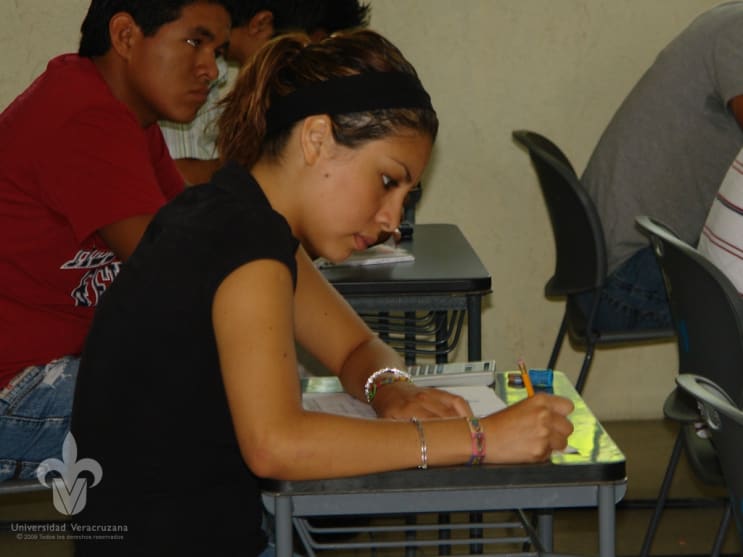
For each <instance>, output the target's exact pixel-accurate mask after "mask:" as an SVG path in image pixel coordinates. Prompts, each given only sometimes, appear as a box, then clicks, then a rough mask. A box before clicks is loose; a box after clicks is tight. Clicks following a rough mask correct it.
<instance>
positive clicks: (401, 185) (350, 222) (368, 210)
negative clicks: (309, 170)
mask: <svg viewBox="0 0 743 557" xmlns="http://www.w3.org/2000/svg"><path fill="white" fill-rule="evenodd" d="M431 148H432V141H431V138H430V137H428V136H427V135H422V134H420V133H418V132H413V131H410V132H403V133H401V134H399V135H394V136H389V137H387V138H384V139H379V140H374V141H370V142H368V143H365V144H364V145H362V146H361V147H359V148H355V149H350V148H348V147H342V146H340V145H338V144H337V143H332V145H331V146H330V147H326V149H327V150H326V151H325V153H324V156H323V157H322V158H321V160H320V161H319V165H318V167H317V168H316V172H315V176H314V180H313V184H312V187H311V191H309V189H308V190H306V191H307V193H309V195H308V198H307V199H306V200H303V206H304V209H305V210H303V219H302V220H303V226H302V229H303V231H302V233H301V236H302V238H301V239H302V241H303V242H304V243H305V244H306V245H307V248H308V251H310V252H311V253H314V254H315V255H321V256H323V257H325V258H327V259H329V260H331V261H335V262H338V261H342V260H343V259H345V258H347V257H348V256H349V255H351V253H352V252H353V251H359V250H363V249H366V248H367V247H369V246H370V245H371V244H373V243H375V242H376V241H377V238H378V237H379V235H380V234H381V233H382V232H391V231H392V230H394V229H395V228H396V227H397V226H398V225H399V224H400V217H401V215H402V210H403V202H404V201H405V197H406V196H407V194H408V192H409V191H410V190H411V189H412V188H413V187H415V185H416V184H418V182H419V181H420V178H421V174H422V173H423V170H424V168H425V167H426V164H427V163H428V159H429V157H430V155H431Z"/></svg>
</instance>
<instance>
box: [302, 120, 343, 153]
mask: <svg viewBox="0 0 743 557" xmlns="http://www.w3.org/2000/svg"><path fill="white" fill-rule="evenodd" d="M300 143H301V146H302V154H303V155H304V161H305V163H306V164H308V165H313V164H315V163H316V162H317V161H318V160H319V159H320V158H321V157H322V155H323V152H324V151H325V152H327V149H328V148H331V147H333V146H334V145H335V140H334V139H333V129H332V124H331V123H330V117H329V116H328V115H327V114H318V115H317V116H308V117H307V118H305V119H304V120H303V121H302V127H301V130H300Z"/></svg>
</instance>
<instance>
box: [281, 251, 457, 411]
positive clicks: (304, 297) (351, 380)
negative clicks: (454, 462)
mask: <svg viewBox="0 0 743 557" xmlns="http://www.w3.org/2000/svg"><path fill="white" fill-rule="evenodd" d="M297 274H298V279H297V290H296V295H295V303H294V307H295V317H294V322H295V327H296V331H295V332H296V336H297V340H298V341H299V342H300V344H302V346H304V347H305V348H306V349H307V350H309V351H310V353H311V354H312V355H313V356H314V357H315V358H317V359H318V360H319V361H320V362H321V363H322V364H323V365H324V366H325V367H327V368H328V369H329V370H330V371H331V372H332V373H334V374H336V375H338V376H339V377H340V380H341V383H342V384H343V387H344V388H345V390H346V391H347V392H348V393H350V394H351V395H353V396H354V397H356V398H358V399H359V400H362V401H366V398H365V395H364V385H365V383H366V380H367V378H368V377H369V376H370V375H371V374H372V373H374V372H375V371H377V370H379V369H382V368H385V367H396V368H399V369H405V363H404V362H403V360H402V358H401V357H400V355H399V354H398V353H397V352H395V350H393V349H392V348H391V347H390V346H388V345H387V344H385V343H384V342H383V341H382V340H380V339H379V337H378V336H377V335H376V333H374V332H373V331H372V330H371V329H369V327H368V326H367V325H366V323H364V321H363V320H362V319H361V318H360V317H359V316H358V314H357V313H356V312H355V311H354V310H353V308H352V307H351V306H350V305H349V304H348V302H346V300H344V299H343V297H342V296H341V295H340V294H339V293H338V291H337V290H336V289H335V288H333V286H332V285H331V284H330V283H329V282H328V281H327V280H326V279H325V277H324V276H323V275H322V273H320V271H318V270H317V269H316V268H315V266H314V265H313V263H312V261H311V260H310V258H309V256H307V254H306V253H305V252H304V250H303V249H301V248H300V249H299V250H298V252H297ZM373 406H374V409H375V411H376V412H377V415H379V416H381V417H385V418H411V417H413V416H417V417H418V418H432V417H447V416H468V415H470V413H471V412H470V409H469V405H468V404H467V403H466V402H465V401H464V399H462V398H460V397H458V396H455V395H452V394H451V393H447V392H446V391H440V390H437V389H424V388H420V387H416V386H414V385H412V384H409V383H393V384H389V385H384V387H382V388H380V389H379V391H378V394H377V396H376V397H375V398H374V402H373Z"/></svg>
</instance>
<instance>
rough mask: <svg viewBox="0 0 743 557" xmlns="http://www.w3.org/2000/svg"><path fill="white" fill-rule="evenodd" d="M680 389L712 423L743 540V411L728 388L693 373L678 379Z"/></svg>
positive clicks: (711, 430)
mask: <svg viewBox="0 0 743 557" xmlns="http://www.w3.org/2000/svg"><path fill="white" fill-rule="evenodd" d="M676 383H677V384H678V386H679V388H680V389H681V390H682V391H684V392H686V393H687V394H689V395H691V396H692V397H694V398H695V399H696V400H697V401H698V402H699V404H700V405H701V408H702V414H703V415H704V417H705V421H706V422H707V424H708V425H709V431H710V433H711V436H712V443H713V445H714V447H715V451H716V452H717V457H718V459H719V461H720V469H721V470H722V476H723V478H724V480H725V486H726V487H727V489H728V493H729V494H730V502H731V506H732V508H733V513H734V516H735V522H736V525H737V529H738V536H739V537H740V539H741V541H743V474H741V472H740V470H741V465H743V411H741V405H740V403H738V404H736V403H735V402H734V401H733V400H732V399H731V398H730V396H729V395H728V393H726V392H725V389H723V388H722V387H720V386H719V385H717V384H716V383H715V382H714V381H712V380H710V379H708V378H706V377H703V376H700V375H695V374H691V373H685V374H681V375H679V376H678V377H677V378H676Z"/></svg>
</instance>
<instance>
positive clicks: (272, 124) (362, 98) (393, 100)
mask: <svg viewBox="0 0 743 557" xmlns="http://www.w3.org/2000/svg"><path fill="white" fill-rule="evenodd" d="M385 108H427V109H430V110H433V106H432V105H431V97H429V96H428V93H426V90H425V89H423V85H421V82H420V81H418V79H417V78H416V77H415V76H412V75H410V74H406V73H401V72H370V73H362V74H354V75H349V76H343V77H334V78H331V79H328V80H326V81H320V82H317V83H313V84H311V85H308V86H306V87H302V88H300V89H297V90H296V91H292V92H291V93H289V94H288V95H286V96H283V97H276V98H274V99H273V100H272V101H271V106H270V107H269V109H268V113H267V114H266V134H271V133H273V132H276V131H279V130H281V129H283V128H285V127H287V126H289V125H290V124H293V123H294V122H298V121H299V120H301V119H302V118H306V117H307V116H312V115H313V114H329V115H331V116H334V115H336V114H347V113H349V112H366V111H368V110H381V109H385Z"/></svg>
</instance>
